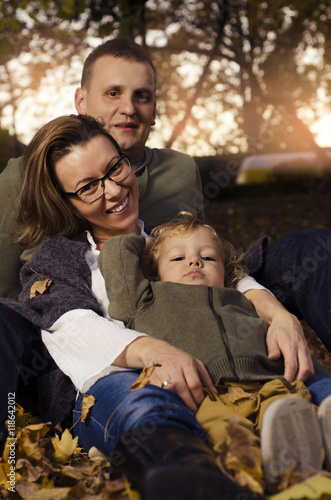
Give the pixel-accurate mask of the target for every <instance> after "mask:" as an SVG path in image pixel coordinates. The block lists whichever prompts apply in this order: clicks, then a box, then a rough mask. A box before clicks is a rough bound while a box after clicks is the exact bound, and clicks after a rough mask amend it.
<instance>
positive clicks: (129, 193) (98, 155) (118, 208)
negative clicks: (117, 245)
mask: <svg viewBox="0 0 331 500" xmlns="http://www.w3.org/2000/svg"><path fill="white" fill-rule="evenodd" d="M118 156H119V153H118V151H117V149H116V148H115V146H114V145H113V144H112V143H111V141H110V140H108V139H107V137H105V136H103V135H98V136H95V137H93V138H92V139H91V140H90V141H89V142H88V143H86V144H84V145H83V146H74V147H73V150H72V151H71V152H70V153H69V154H68V155H66V156H64V157H63V158H62V159H61V160H60V161H58V162H57V163H56V165H55V173H56V176H57V178H58V180H59V182H60V184H61V186H62V189H63V191H64V192H67V193H68V192H75V191H77V189H79V188H81V187H82V186H84V185H85V184H88V183H89V182H91V181H93V180H96V179H100V178H101V177H103V176H104V175H105V173H107V170H109V163H110V162H111V160H112V159H113V158H115V157H118ZM67 199H68V200H70V201H69V203H70V205H71V206H72V208H73V210H74V211H75V212H78V213H80V214H81V215H82V216H83V217H84V218H85V219H86V220H88V221H89V223H90V225H91V228H92V232H93V236H94V239H95V241H96V242H97V244H98V246H99V247H101V246H102V244H103V243H104V242H105V241H107V240H108V239H109V238H110V237H111V236H115V235H118V234H128V233H132V232H137V227H136V223H137V219H138V209H139V188H138V183H137V179H136V176H135V174H134V172H133V170H131V172H130V174H129V175H128V177H126V178H125V179H124V180H123V181H121V183H120V184H115V182H113V181H111V180H109V179H106V180H105V181H104V194H103V196H101V197H100V198H99V199H97V200H95V201H93V202H92V203H85V202H83V201H82V200H80V199H79V198H74V197H71V198H67Z"/></svg>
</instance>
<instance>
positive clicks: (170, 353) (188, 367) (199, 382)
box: [113, 337, 217, 413]
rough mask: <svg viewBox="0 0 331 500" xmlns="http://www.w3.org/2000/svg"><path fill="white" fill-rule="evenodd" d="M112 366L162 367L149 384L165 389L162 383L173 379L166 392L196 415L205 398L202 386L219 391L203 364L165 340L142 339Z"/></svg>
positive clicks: (155, 372)
mask: <svg viewBox="0 0 331 500" xmlns="http://www.w3.org/2000/svg"><path fill="white" fill-rule="evenodd" d="M124 358H125V359H124ZM119 363H121V364H119ZM113 364H114V365H117V366H125V367H131V368H144V367H148V366H151V365H153V364H158V365H161V366H157V367H156V368H155V369H154V371H153V373H152V375H151V378H150V383H151V384H154V385H157V386H158V387H162V382H164V381H165V380H171V384H169V385H167V386H166V388H165V389H164V390H169V389H170V390H172V391H174V392H176V393H177V394H178V395H179V396H180V397H181V398H182V399H183V400H184V402H185V403H186V405H187V406H188V408H189V409H190V410H191V411H193V412H194V413H196V412H197V410H198V408H199V406H200V404H201V403H202V401H203V399H204V394H203V390H202V387H207V388H208V389H211V390H212V391H214V392H217V391H216V388H215V387H214V384H213V382H212V380H211V378H210V376H209V374H208V372H207V370H206V368H205V366H204V365H203V363H202V362H201V361H199V360H198V359H196V358H193V357H192V356H191V355H189V354H187V353H185V352H184V351H182V350H181V349H178V348H177V347H174V346H172V345H170V344H168V343H167V342H165V341H163V340H158V339H154V338H152V337H139V338H138V339H136V340H134V341H133V342H132V343H131V344H130V345H129V346H127V348H126V349H125V351H124V352H123V353H122V354H121V355H120V356H119V357H118V358H117V359H116V360H115V361H114V363H113Z"/></svg>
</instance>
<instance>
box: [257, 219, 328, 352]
mask: <svg viewBox="0 0 331 500" xmlns="http://www.w3.org/2000/svg"><path fill="white" fill-rule="evenodd" d="M254 278H255V279H256V280H257V281H258V282H259V283H261V284H262V285H264V286H265V287H266V288H268V289H269V290H270V291H271V292H272V293H273V294H274V295H275V296H276V297H277V299H278V300H279V301H280V302H281V303H282V304H284V306H285V307H286V308H287V309H288V310H289V311H290V312H292V313H293V314H295V316H297V317H298V318H299V319H305V320H306V322H307V323H308V325H309V326H310V327H311V328H312V329H313V330H314V331H315V332H316V334H317V335H318V337H319V338H320V339H321V341H322V342H323V343H324V345H325V346H326V347H327V349H328V350H329V351H330V352H331V285H330V284H331V231H328V230H326V229H319V228H315V229H303V230H300V231H294V232H292V233H290V234H287V235H286V236H284V237H283V238H281V239H280V240H278V241H277V242H276V243H274V244H273V245H271V247H270V248H268V250H267V251H266V254H265V259H264V264H263V266H262V268H261V269H260V270H259V271H258V272H257V273H255V274H254Z"/></svg>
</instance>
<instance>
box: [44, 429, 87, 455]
mask: <svg viewBox="0 0 331 500" xmlns="http://www.w3.org/2000/svg"><path fill="white" fill-rule="evenodd" d="M51 442H52V445H53V448H54V450H55V453H54V460H55V461H56V462H62V463H65V462H66V461H67V460H68V458H69V457H70V456H71V455H72V454H73V453H74V452H75V451H80V448H77V442H78V436H76V437H75V438H73V437H72V435H71V433H70V431H69V430H68V429H65V430H64V432H63V433H62V436H61V438H59V437H58V436H55V437H53V438H51Z"/></svg>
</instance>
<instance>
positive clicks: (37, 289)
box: [30, 280, 53, 299]
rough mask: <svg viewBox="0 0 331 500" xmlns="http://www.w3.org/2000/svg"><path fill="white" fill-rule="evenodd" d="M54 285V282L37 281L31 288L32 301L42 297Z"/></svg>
mask: <svg viewBox="0 0 331 500" xmlns="http://www.w3.org/2000/svg"><path fill="white" fill-rule="evenodd" d="M52 283H53V281H52V280H41V281H35V282H34V283H33V285H32V287H31V288H30V299H33V298H34V297H37V295H42V294H43V293H45V292H46V290H47V288H48V287H49V286H50V285H51V284H52Z"/></svg>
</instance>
